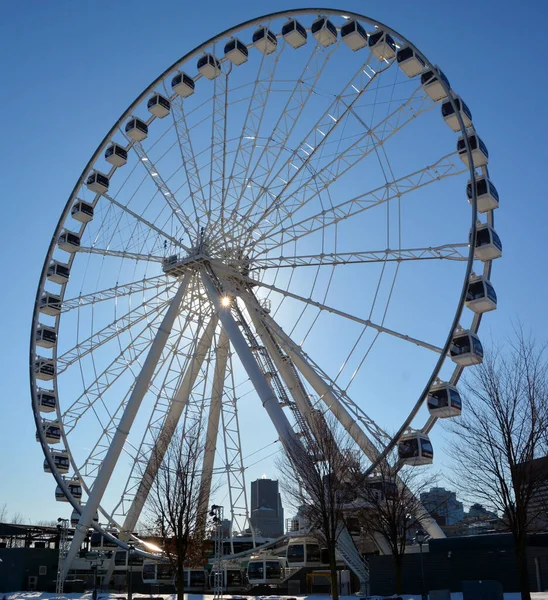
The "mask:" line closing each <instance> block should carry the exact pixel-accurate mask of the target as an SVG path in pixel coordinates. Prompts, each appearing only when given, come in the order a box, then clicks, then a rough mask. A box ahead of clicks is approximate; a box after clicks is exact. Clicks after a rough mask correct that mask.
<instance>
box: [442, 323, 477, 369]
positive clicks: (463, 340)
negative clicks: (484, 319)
mask: <svg viewBox="0 0 548 600" xmlns="http://www.w3.org/2000/svg"><path fill="white" fill-rule="evenodd" d="M449 355H450V356H451V360H452V361H453V362H455V363H457V364H458V365H460V366H461V367H470V366H472V365H479V364H481V363H482V362H483V346H482V345H481V342H480V340H479V337H478V336H477V335H476V334H475V333H474V332H473V331H470V330H465V331H458V332H457V333H455V335H454V336H453V341H452V342H451V348H450V350H449Z"/></svg>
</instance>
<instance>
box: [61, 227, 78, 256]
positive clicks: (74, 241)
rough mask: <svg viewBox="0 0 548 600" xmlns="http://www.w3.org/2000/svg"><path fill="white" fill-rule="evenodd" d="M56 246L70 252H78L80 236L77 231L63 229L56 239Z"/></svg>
mask: <svg viewBox="0 0 548 600" xmlns="http://www.w3.org/2000/svg"><path fill="white" fill-rule="evenodd" d="M57 247H58V248H59V249H60V250H64V251H65V252H69V253H70V254H72V253H74V252H78V250H79V248H80V236H79V235H78V234H77V233H74V232H72V231H68V229H65V230H64V231H63V232H62V233H61V235H60V236H59V239H58V240H57Z"/></svg>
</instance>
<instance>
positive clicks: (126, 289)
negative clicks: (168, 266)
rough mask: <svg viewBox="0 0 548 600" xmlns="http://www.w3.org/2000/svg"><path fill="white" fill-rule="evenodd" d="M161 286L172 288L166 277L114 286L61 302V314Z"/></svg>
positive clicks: (150, 278)
mask: <svg viewBox="0 0 548 600" xmlns="http://www.w3.org/2000/svg"><path fill="white" fill-rule="evenodd" d="M161 285H163V286H172V285H173V280H172V279H170V278H169V277H167V275H158V276H156V277H149V278H148V279H139V280H138V281H133V282H132V283H125V284H122V285H115V286H114V287H110V288H106V289H104V290H99V291H97V292H93V293H91V294H85V295H82V296H77V297H75V298H69V299H67V300H63V302H62V303H61V312H62V313H63V312H68V311H70V310H73V309H75V308H80V307H82V306H87V305H89V304H95V303H97V302H104V301H105V300H111V299H112V298H122V297H124V296H129V295H131V294H137V293H139V292H143V293H144V292H147V291H148V290H152V289H157V288H158V287H160V286H161Z"/></svg>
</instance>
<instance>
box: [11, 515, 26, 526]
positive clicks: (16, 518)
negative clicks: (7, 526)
mask: <svg viewBox="0 0 548 600" xmlns="http://www.w3.org/2000/svg"><path fill="white" fill-rule="evenodd" d="M10 522H11V523H12V524H13V525H22V524H23V523H24V522H25V516H24V515H23V513H20V512H14V513H13V515H12V516H11V519H10Z"/></svg>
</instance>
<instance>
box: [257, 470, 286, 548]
mask: <svg viewBox="0 0 548 600" xmlns="http://www.w3.org/2000/svg"><path fill="white" fill-rule="evenodd" d="M251 525H252V526H253V528H254V529H255V531H256V532H260V533H261V534H262V535H263V536H264V537H279V536H280V535H283V533H284V509H283V507H282V498H281V496H280V493H279V490H278V482H277V481H276V480H274V479H267V478H266V477H264V476H263V478H262V479H257V481H252V482H251Z"/></svg>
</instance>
